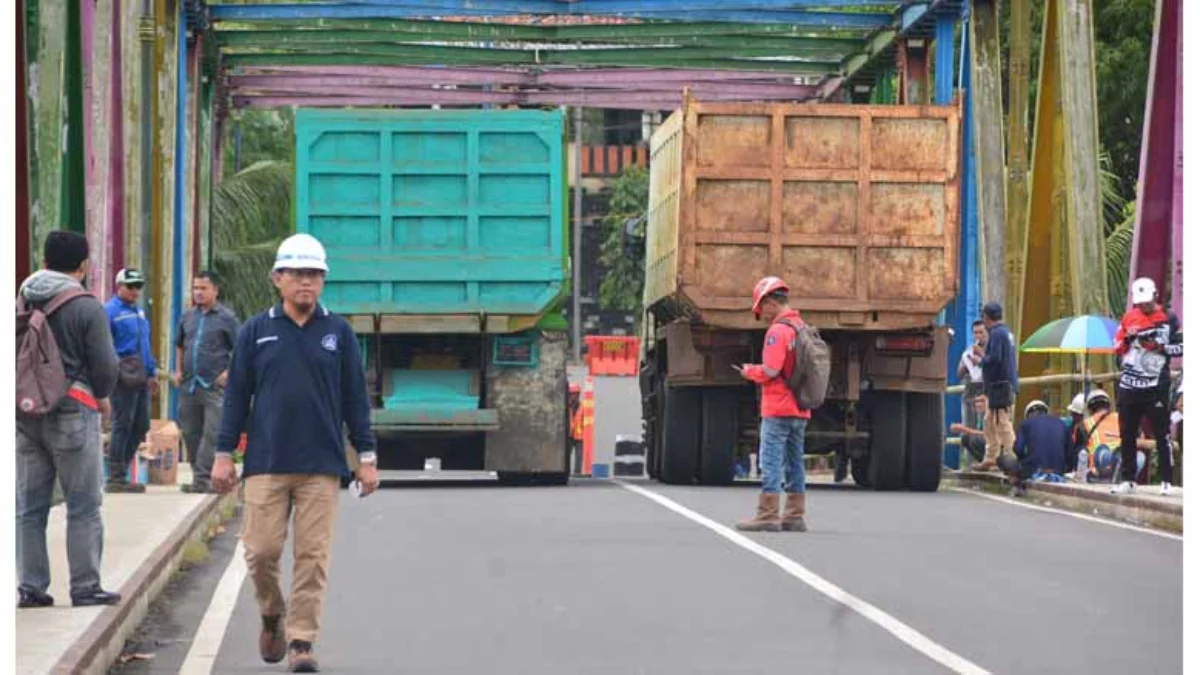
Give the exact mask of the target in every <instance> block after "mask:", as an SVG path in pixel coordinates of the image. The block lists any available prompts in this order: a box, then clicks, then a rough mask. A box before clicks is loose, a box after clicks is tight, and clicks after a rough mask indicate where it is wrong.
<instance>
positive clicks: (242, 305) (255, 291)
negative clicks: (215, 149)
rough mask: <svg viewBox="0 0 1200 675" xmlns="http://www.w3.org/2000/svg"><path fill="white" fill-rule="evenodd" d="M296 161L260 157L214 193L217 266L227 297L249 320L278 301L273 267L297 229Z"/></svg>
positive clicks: (215, 257)
mask: <svg viewBox="0 0 1200 675" xmlns="http://www.w3.org/2000/svg"><path fill="white" fill-rule="evenodd" d="M292 181H293V171H292V165H291V164H289V163H286V162H259V163H257V164H254V165H253V166H250V167H248V168H247V169H245V170H243V171H242V172H240V173H238V174H237V175H235V176H232V177H230V178H227V179H225V180H224V181H222V182H221V185H220V186H219V187H218V188H217V189H216V190H215V191H214V192H213V199H212V228H213V253H212V256H213V267H214V268H215V269H216V272H217V274H219V275H220V276H221V279H222V284H221V301H222V302H223V303H224V304H226V305H227V306H229V307H230V308H232V309H233V310H234V311H235V312H237V314H238V316H239V317H241V318H242V319H243V320H245V319H246V318H248V317H250V316H252V315H254V314H255V313H257V312H260V311H262V310H263V309H265V308H266V307H269V306H270V305H271V304H272V303H274V302H275V290H274V288H273V286H272V285H271V280H270V276H269V275H270V270H271V265H272V263H273V261H274V259H275V249H276V248H278V247H279V242H280V241H282V240H283V238H284V237H286V236H288V235H289V234H291V231H292Z"/></svg>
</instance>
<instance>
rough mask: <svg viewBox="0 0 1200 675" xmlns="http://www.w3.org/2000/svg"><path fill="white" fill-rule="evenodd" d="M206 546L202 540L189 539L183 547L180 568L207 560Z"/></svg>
mask: <svg viewBox="0 0 1200 675" xmlns="http://www.w3.org/2000/svg"><path fill="white" fill-rule="evenodd" d="M208 555H209V551H208V544H207V543H205V542H204V541H203V540H202V539H190V540H188V543H187V544H185V545H184V547H183V556H182V560H181V561H180V562H181V566H188V565H199V564H200V563H202V562H204V561H205V560H208Z"/></svg>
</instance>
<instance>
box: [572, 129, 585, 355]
mask: <svg viewBox="0 0 1200 675" xmlns="http://www.w3.org/2000/svg"><path fill="white" fill-rule="evenodd" d="M574 178H575V218H574V223H573V226H572V228H571V232H572V233H573V235H574V236H573V237H572V239H573V241H572V252H571V331H572V337H573V339H572V340H571V343H572V348H573V349H574V355H575V363H579V362H580V361H581V360H582V358H583V311H582V309H581V307H580V294H581V293H583V283H582V282H583V274H582V272H581V269H582V267H583V108H575V177H574Z"/></svg>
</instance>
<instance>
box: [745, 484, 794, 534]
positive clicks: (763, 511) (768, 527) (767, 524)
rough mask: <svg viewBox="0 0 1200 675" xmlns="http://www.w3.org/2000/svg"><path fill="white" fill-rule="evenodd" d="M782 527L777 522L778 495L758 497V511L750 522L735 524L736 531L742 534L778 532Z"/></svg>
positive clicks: (760, 495) (763, 494)
mask: <svg viewBox="0 0 1200 675" xmlns="http://www.w3.org/2000/svg"><path fill="white" fill-rule="evenodd" d="M782 527H783V525H782V524H781V523H780V521H779V495H778V494H767V493H765V492H763V493H760V494H759V495H758V511H757V512H756V513H755V514H754V517H753V518H751V519H750V520H743V521H741V522H739V523H738V524H737V529H739V530H741V531H743V532H778V531H779V530H780V529H781V528H782Z"/></svg>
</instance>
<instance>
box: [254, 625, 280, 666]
mask: <svg viewBox="0 0 1200 675" xmlns="http://www.w3.org/2000/svg"><path fill="white" fill-rule="evenodd" d="M282 624H283V617H282V616H264V617H263V618H262V632H260V633H259V634H258V655H259V656H261V657H262V660H263V661H266V662H267V663H279V662H280V661H282V660H283V657H284V656H286V655H287V642H285V641H284V639H283V625H282Z"/></svg>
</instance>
